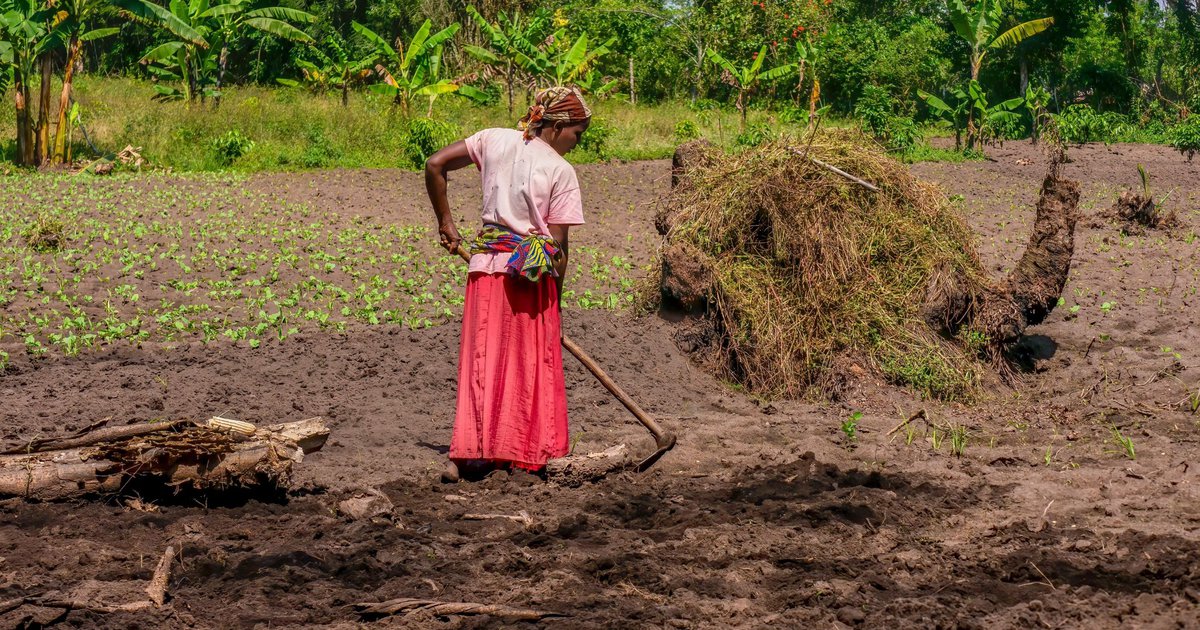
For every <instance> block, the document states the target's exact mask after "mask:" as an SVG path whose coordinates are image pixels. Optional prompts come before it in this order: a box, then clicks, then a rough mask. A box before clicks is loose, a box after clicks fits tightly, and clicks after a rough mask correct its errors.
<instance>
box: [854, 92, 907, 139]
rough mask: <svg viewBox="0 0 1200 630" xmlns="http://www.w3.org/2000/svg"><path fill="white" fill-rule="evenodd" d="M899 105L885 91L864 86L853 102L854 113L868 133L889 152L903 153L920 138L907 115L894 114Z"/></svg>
mask: <svg viewBox="0 0 1200 630" xmlns="http://www.w3.org/2000/svg"><path fill="white" fill-rule="evenodd" d="M898 109H899V104H898V103H897V102H896V99H895V98H893V97H892V95H891V94H889V93H888V91H887V90H885V89H883V88H880V87H876V86H874V85H868V86H866V87H864V88H863V94H862V97H861V98H859V99H858V103H856V104H855V105H854V115H855V116H857V117H858V119H859V120H860V121H861V122H862V126H863V130H864V131H866V132H868V133H870V134H871V135H872V136H874V137H875V139H876V140H878V141H879V142H881V143H882V144H883V145H884V146H886V147H887V148H888V150H890V151H896V152H901V153H903V152H905V151H908V150H910V149H912V148H913V147H914V146H915V145H916V144H917V141H918V140H920V139H921V130H920V128H919V127H917V124H916V123H915V122H913V119H912V117H911V116H906V115H901V114H899V113H897V110H898Z"/></svg>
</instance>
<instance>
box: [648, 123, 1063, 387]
mask: <svg viewBox="0 0 1200 630" xmlns="http://www.w3.org/2000/svg"><path fill="white" fill-rule="evenodd" d="M1061 160H1062V156H1061V155H1060V156H1058V157H1057V158H1056V159H1053V160H1052V163H1051V170H1050V175H1048V176H1047V178H1046V180H1045V183H1044V185H1043V187H1042V194H1041V198H1040V200H1039V202H1038V207H1037V210H1038V215H1037V219H1036V221H1035V224H1034V229H1033V234H1032V235H1031V237H1030V241H1029V246H1028V247H1027V248H1026V251H1025V253H1024V255H1023V256H1022V258H1021V261H1020V263H1019V264H1018V265H1017V267H1016V269H1015V270H1014V272H1013V273H1012V274H1010V276H1009V277H1008V278H1005V279H999V280H998V279H993V278H991V277H989V274H988V273H987V272H986V271H984V269H983V266H982V265H981V264H980V261H979V258H978V256H977V254H976V253H975V250H974V248H973V247H972V242H973V239H974V236H973V234H972V232H971V230H970V229H969V228H968V227H967V225H966V223H965V222H964V221H963V219H962V217H961V216H960V213H959V212H958V210H957V208H955V207H954V206H953V205H951V204H950V203H949V202H948V201H947V200H946V197H945V195H944V194H943V193H942V192H941V191H940V190H938V189H937V188H936V187H934V186H932V185H929V184H925V183H923V182H920V181H918V180H917V179H916V178H915V177H913V176H912V175H911V173H910V172H909V170H908V169H907V168H905V167H904V165H902V164H900V163H899V162H897V161H896V160H894V159H892V158H890V157H888V156H887V155H886V154H885V153H883V152H882V151H881V150H880V149H878V148H876V147H875V146H874V145H872V144H871V143H870V142H868V141H866V140H865V139H863V138H862V137H861V136H857V135H854V134H848V133H846V132H826V133H824V134H821V135H819V136H817V137H815V138H809V139H805V140H804V141H795V140H791V139H787V138H785V139H782V140H780V141H776V142H774V143H770V144H767V145H765V146H762V147H759V148H757V149H754V150H749V151H745V152H743V153H739V154H726V153H724V152H722V151H721V150H720V149H717V148H715V147H713V146H711V145H708V144H704V143H689V144H686V145H683V146H681V147H680V148H679V149H678V150H677V152H676V155H675V159H674V162H673V167H674V168H673V171H672V182H673V184H674V187H673V188H672V191H671V193H670V194H669V195H668V196H667V197H666V198H665V199H664V200H663V201H662V203H661V205H660V209H659V212H658V213H657V216H656V221H655V222H656V225H657V227H658V230H659V232H660V233H661V234H663V236H664V244H663V248H662V276H661V281H660V288H661V295H662V297H663V302H662V304H663V307H664V309H667V310H670V309H672V308H681V310H683V311H684V313H685V314H687V315H690V319H691V321H693V322H696V321H699V322H704V323H703V324H700V325H697V324H695V323H693V324H690V325H688V326H685V327H682V328H681V330H684V331H686V335H685V336H686V337H687V339H686V343H681V345H682V346H684V347H685V349H686V350H688V351H691V352H696V353H698V354H700V356H701V357H702V358H704V359H706V360H705V361H704V362H706V363H709V364H710V365H711V367H712V368H713V369H714V370H715V371H716V372H718V373H719V375H720V376H722V377H724V378H728V379H730V380H733V381H735V382H738V383H741V384H742V385H744V386H746V387H747V388H748V389H750V390H752V391H755V392H759V393H763V394H767V395H784V396H805V395H809V396H813V395H816V396H820V397H829V396H830V395H836V393H837V392H839V391H841V390H842V389H843V388H844V383H845V382H846V381H848V380H849V379H848V378H847V377H845V376H844V375H839V374H837V372H838V370H841V369H844V368H845V367H847V366H849V365H860V364H861V365H865V366H869V367H870V368H872V369H873V370H874V371H876V372H877V373H879V374H881V375H883V376H884V377H885V378H887V379H888V380H890V381H892V382H895V383H899V384H903V385H909V386H912V387H915V388H917V389H919V390H921V391H922V392H924V393H925V394H927V395H931V396H935V397H939V398H943V399H951V400H953V399H962V398H968V397H970V396H971V394H972V393H973V392H974V390H975V388H976V386H977V385H978V383H979V380H980V378H981V374H982V373H983V364H982V363H980V361H979V360H978V359H979V358H980V357H986V358H990V359H992V362H993V364H995V365H998V366H1001V367H1002V368H1003V365H1002V363H1003V361H1002V357H1004V356H1005V351H1006V350H1007V348H1008V347H1009V346H1010V345H1011V344H1013V343H1014V342H1016V341H1017V340H1018V339H1019V338H1020V337H1021V335H1022V334H1023V333H1024V331H1025V329H1026V328H1027V327H1028V326H1030V325H1033V324H1036V323H1038V322H1040V321H1042V320H1043V319H1044V318H1045V317H1046V315H1047V314H1048V313H1049V312H1050V310H1051V309H1053V308H1054V306H1055V305H1056V304H1057V302H1058V296H1059V294H1060V293H1061V291H1062V288H1063V286H1064V284H1065V283H1066V279H1067V275H1068V273H1069V270H1070V261H1071V256H1072V255H1073V253H1074V234H1075V224H1076V219H1077V215H1076V207H1077V205H1078V201H1079V186H1078V184H1077V183H1075V182H1072V181H1069V180H1065V179H1062V178H1060V177H1059V176H1058V170H1059V168H1058V167H1059V165H1060V164H1061ZM706 343H707V345H706ZM845 357H850V360H838V359H839V358H845ZM860 369H861V368H860ZM1001 373H1007V371H1006V370H1005V369H1002V370H1001Z"/></svg>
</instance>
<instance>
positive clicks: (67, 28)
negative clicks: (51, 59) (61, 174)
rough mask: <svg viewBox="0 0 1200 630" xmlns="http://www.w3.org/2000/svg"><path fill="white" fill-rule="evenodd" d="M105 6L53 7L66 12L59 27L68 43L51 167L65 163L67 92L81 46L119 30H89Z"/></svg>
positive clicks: (91, 2)
mask: <svg viewBox="0 0 1200 630" xmlns="http://www.w3.org/2000/svg"><path fill="white" fill-rule="evenodd" d="M107 4H108V3H107V2H106V1H105V0H66V1H65V2H60V3H59V4H58V5H57V8H58V9H59V10H60V11H64V12H66V18H65V19H63V20H62V22H61V23H60V26H61V28H62V31H63V32H64V34H65V35H66V37H67V38H68V40H69V43H68V44H67V57H66V61H65V62H64V64H63V85H62V94H61V95H60V96H59V99H58V124H57V125H56V126H55V131H54V153H53V155H52V156H51V158H50V159H51V162H53V163H55V164H62V163H64V162H66V161H67V160H68V159H69V158H68V156H67V138H68V137H69V136H70V128H69V125H70V124H71V120H70V118H68V114H69V112H70V111H71V89H72V87H73V81H74V78H75V66H76V65H78V63H79V57H80V55H81V53H82V51H83V43H84V42H88V41H92V40H96V39H100V38H103V37H108V36H110V35H116V34H117V33H118V32H120V30H121V29H119V28H98V29H94V30H92V29H90V25H91V23H92V21H93V20H94V18H95V17H96V16H97V14H98V13H99V12H100V10H101V9H102V8H104V7H105V6H106V5H107ZM60 15H61V14H60Z"/></svg>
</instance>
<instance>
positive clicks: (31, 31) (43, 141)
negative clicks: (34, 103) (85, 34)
mask: <svg viewBox="0 0 1200 630" xmlns="http://www.w3.org/2000/svg"><path fill="white" fill-rule="evenodd" d="M57 13H58V12H57V10H56V9H52V8H50V7H48V6H43V5H42V4H41V3H40V2H38V1H37V0H0V66H3V67H4V69H5V71H6V72H5V73H6V74H9V75H10V76H11V77H12V78H11V82H12V87H13V98H14V102H15V105H16V118H17V159H16V162H17V164H21V165H24V166H40V165H41V164H42V163H43V162H44V161H45V158H46V152H47V151H48V150H49V144H50V142H49V140H50V133H49V128H50V125H49V115H50V111H49V110H50V78H51V70H52V66H51V61H52V60H51V57H50V53H51V52H52V51H54V50H55V49H57V48H58V47H60V46H61V45H62V41H63V39H64V37H63V29H62V24H61V23H60V24H54V23H53V20H54V18H55V16H56V15H57ZM39 71H40V74H41V81H42V83H41V93H40V98H39V99H38V101H39V111H38V121H37V124H36V127H35V125H34V122H33V112H32V111H31V109H30V101H31V97H32V90H31V86H32V84H33V79H34V74H35V73H37V72H39Z"/></svg>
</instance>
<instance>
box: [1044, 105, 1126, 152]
mask: <svg viewBox="0 0 1200 630" xmlns="http://www.w3.org/2000/svg"><path fill="white" fill-rule="evenodd" d="M1054 121H1055V122H1056V123H1058V130H1059V132H1060V133H1061V134H1062V137H1063V140H1066V141H1067V142H1081V143H1082V142H1110V141H1111V140H1112V138H1113V136H1114V134H1115V133H1116V131H1117V129H1116V125H1117V124H1118V123H1121V122H1124V117H1122V116H1121V115H1120V114H1113V113H1108V114H1104V115H1100V114H1097V113H1096V110H1094V109H1092V107H1091V106H1090V105H1069V106H1067V107H1066V108H1065V109H1063V110H1062V113H1060V114H1058V115H1056V116H1054Z"/></svg>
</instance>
